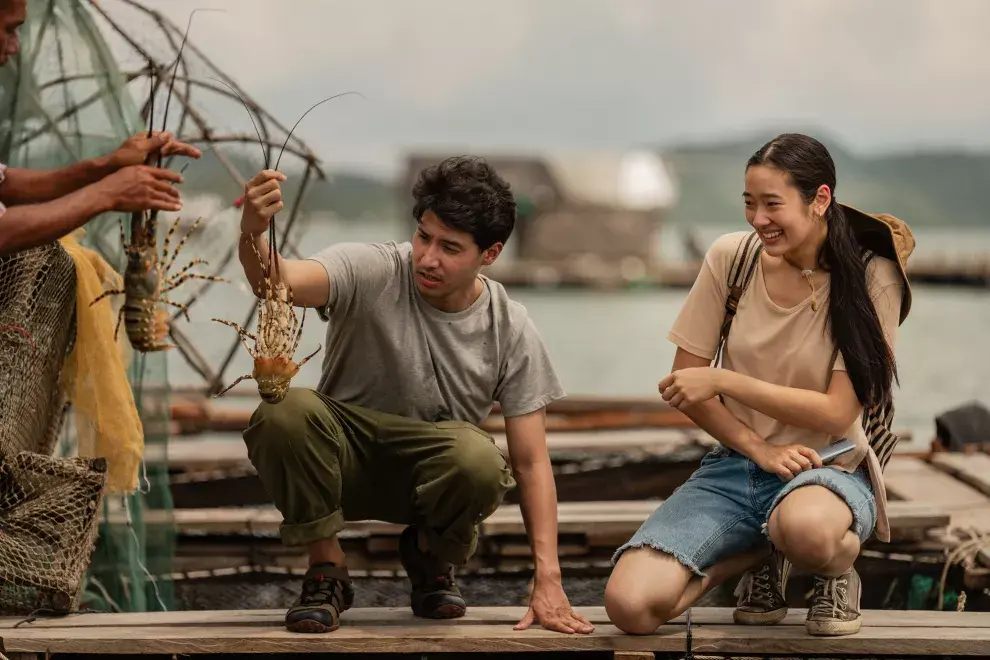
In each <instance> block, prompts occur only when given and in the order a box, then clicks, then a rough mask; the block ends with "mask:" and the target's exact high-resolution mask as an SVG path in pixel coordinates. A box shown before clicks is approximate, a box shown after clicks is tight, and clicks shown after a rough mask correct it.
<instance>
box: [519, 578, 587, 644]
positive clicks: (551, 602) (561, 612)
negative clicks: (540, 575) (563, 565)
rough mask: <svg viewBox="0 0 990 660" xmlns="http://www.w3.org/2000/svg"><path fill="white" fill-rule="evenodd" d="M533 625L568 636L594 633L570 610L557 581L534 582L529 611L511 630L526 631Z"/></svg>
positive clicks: (562, 589)
mask: <svg viewBox="0 0 990 660" xmlns="http://www.w3.org/2000/svg"><path fill="white" fill-rule="evenodd" d="M533 623H539V624H540V625H542V626H543V627H544V628H546V629H547V630H554V631H556V632H562V633H568V634H573V633H581V634H588V633H591V632H594V631H595V627H594V626H593V625H591V622H590V621H588V620H587V619H586V618H584V617H583V616H582V615H581V614H579V613H578V612H575V611H574V610H573V609H571V604H570V602H568V600H567V595H566V594H565V593H564V587H563V585H561V583H560V581H558V580H539V579H537V580H536V583H535V586H534V587H533V595H532V597H531V598H530V601H529V609H528V610H527V611H526V614H525V615H524V616H523V618H522V619H521V620H520V621H519V623H517V624H516V625H515V626H513V627H512V629H513V630H526V629H527V628H529V627H530V626H531V625H533Z"/></svg>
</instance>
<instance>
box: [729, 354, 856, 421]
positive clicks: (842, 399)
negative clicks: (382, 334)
mask: <svg viewBox="0 0 990 660" xmlns="http://www.w3.org/2000/svg"><path fill="white" fill-rule="evenodd" d="M715 383H716V384H715V389H716V391H717V392H718V393H720V394H722V395H724V396H727V397H730V398H732V399H735V400H736V401H738V402H739V403H741V404H742V405H744V406H746V407H747V408H752V409H753V410H755V411H757V412H760V413H763V414H764V415H766V416H767V417H772V418H774V419H776V420H777V421H779V422H782V423H784V424H789V425H791V426H797V427H799V428H803V429H808V430H809V431H823V432H825V433H828V434H829V435H833V436H841V435H842V434H844V433H845V432H846V431H847V430H848V429H849V427H850V426H851V425H852V424H853V423H854V422H855V421H856V418H857V417H858V416H859V413H860V411H861V410H862V404H860V402H859V399H858V398H857V397H856V390H854V389H853V386H852V381H850V380H849V375H848V374H847V373H846V372H845V371H833V372H832V381H831V382H830V383H829V386H828V390H827V391H826V392H815V391H813V390H805V389H801V388H798V387H785V386H783V385H774V384H773V383H767V382H765V381H762V380H758V379H756V378H753V377H751V376H745V375H743V374H740V373H737V372H735V371H730V370H728V369H717V370H716V371H715Z"/></svg>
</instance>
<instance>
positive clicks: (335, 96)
mask: <svg viewBox="0 0 990 660" xmlns="http://www.w3.org/2000/svg"><path fill="white" fill-rule="evenodd" d="M348 94H357V95H358V96H360V97H361V98H364V95H363V94H361V92H353V91H352V92H341V93H340V94H334V95H333V96H329V97H327V98H325V99H323V100H322V101H319V102H318V103H314V104H313V105H312V106H310V108H309V110H307V111H306V112H304V113H303V114H302V117H300V118H299V119H298V120H297V121H296V123H295V124H294V125H293V126H292V130H290V131H289V134H288V135H286V136H285V142H283V143H282V150H281V151H279V152H278V159H276V160H275V169H276V170H277V169H278V164H279V162H280V161H281V160H282V153H283V152H284V151H285V147H286V145H288V144H289V138H291V137H292V134H293V133H294V132H295V130H296V126H298V125H299V123H300V122H301V121H302V120H303V119H304V118H305V117H306V115H308V114H309V113H310V112H312V111H313V109H314V108H316V106H318V105H321V104H323V103H326V102H327V101H332V100H333V99H336V98H340V97H341V96H347V95H348Z"/></svg>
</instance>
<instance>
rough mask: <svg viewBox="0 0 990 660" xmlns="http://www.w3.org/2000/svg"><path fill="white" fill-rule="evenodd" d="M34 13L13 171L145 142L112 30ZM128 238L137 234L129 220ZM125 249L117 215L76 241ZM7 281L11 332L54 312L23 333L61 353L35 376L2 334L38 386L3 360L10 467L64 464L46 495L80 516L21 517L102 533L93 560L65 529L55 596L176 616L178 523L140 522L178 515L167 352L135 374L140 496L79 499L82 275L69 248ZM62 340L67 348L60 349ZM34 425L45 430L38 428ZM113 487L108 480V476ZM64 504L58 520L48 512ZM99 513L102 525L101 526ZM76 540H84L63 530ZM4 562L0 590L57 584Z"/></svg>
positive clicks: (77, 3)
mask: <svg viewBox="0 0 990 660" xmlns="http://www.w3.org/2000/svg"><path fill="white" fill-rule="evenodd" d="M27 8H28V16H27V21H26V22H25V24H24V25H23V26H22V27H21V29H20V30H19V34H20V38H21V51H20V53H19V55H18V56H17V57H16V58H13V59H12V60H11V61H10V62H8V64H7V66H5V67H0V162H3V163H5V164H7V165H8V166H10V167H33V168H57V167H62V166H64V165H67V164H70V163H75V162H78V161H80V160H83V159H86V158H94V157H98V156H103V155H105V154H107V153H109V152H110V151H111V150H112V149H114V148H115V147H117V146H118V145H120V143H121V142H123V141H124V140H125V139H126V138H128V137H129V136H131V135H134V134H135V133H137V132H138V131H140V130H142V129H143V128H144V126H143V124H144V122H143V120H142V117H141V112H140V110H139V108H138V103H136V102H135V100H134V98H133V96H132V94H131V92H130V91H129V90H128V89H127V81H128V78H127V76H126V75H125V74H124V73H123V72H122V71H121V68H120V65H119V60H118V59H117V58H116V57H115V56H114V54H113V53H112V52H111V48H110V47H109V45H108V44H107V42H106V39H105V36H104V35H105V32H104V29H103V28H101V26H100V25H99V24H98V23H97V21H96V20H95V19H94V14H93V11H92V10H91V5H90V3H89V2H86V1H85V0H39V1H37V2H29V3H28V6H27ZM128 64H131V63H128ZM125 230H127V231H129V228H128V227H127V221H126V219H125ZM118 237H119V225H118V217H117V216H116V215H115V214H106V215H103V216H100V217H97V218H94V219H93V220H91V221H90V222H89V223H87V225H86V234H85V237H84V238H83V240H82V241H81V242H82V244H83V245H84V246H86V247H88V248H91V249H93V250H95V251H96V252H97V253H99V254H100V255H101V256H102V257H103V258H104V259H106V261H107V262H109V263H110V264H112V265H113V266H114V267H115V268H117V270H118V272H123V271H122V268H123V254H122V250H121V246H120V244H119V243H120V242H119V238H118ZM3 273H10V275H8V277H11V278H14V279H13V280H11V281H13V282H15V283H16V287H15V289H16V290H15V289H11V290H10V291H9V292H8V289H7V286H6V280H0V318H2V319H5V320H4V321H3V322H4V323H11V322H10V321H7V320H6V319H14V321H13V325H17V326H24V325H25V323H27V322H30V320H31V318H30V317H26V316H25V312H24V311H23V310H24V309H25V304H24V302H23V301H29V302H30V303H32V304H34V305H35V306H36V307H38V309H39V311H37V312H35V314H36V315H41V314H42V312H44V313H45V314H48V315H47V316H43V317H42V316H36V318H37V319H38V322H39V323H40V322H41V321H42V320H45V319H48V320H49V321H46V322H50V325H49V326H47V329H44V330H43V329H41V326H40V325H39V326H38V327H37V328H34V329H31V328H27V329H28V330H29V331H31V332H32V333H33V334H35V335H37V337H36V338H35V342H36V343H37V342H38V339H39V338H44V337H45V336H47V335H51V336H52V338H53V339H52V340H51V341H52V343H50V344H48V345H46V346H42V345H40V344H39V345H38V346H37V352H36V355H37V356H43V358H44V359H43V365H42V364H37V360H38V359H39V358H37V357H32V355H33V353H34V349H33V348H32V347H31V346H30V345H29V344H28V343H27V338H28V337H27V335H25V334H24V333H22V332H20V331H19V330H17V329H11V330H10V331H4V332H0V353H9V356H8V357H7V358H6V359H7V360H12V361H14V362H16V364H17V365H30V366H29V371H27V372H26V373H27V374H29V376H28V377H29V378H31V379H36V380H37V381H38V386H37V389H38V394H35V395H31V394H30V393H29V392H27V391H24V390H27V389H28V388H25V387H23V384H22V380H23V378H24V377H25V375H24V374H25V371H24V370H23V368H22V367H21V366H18V367H17V368H16V369H14V368H10V367H8V363H7V362H3V363H2V364H0V367H2V370H0V390H4V391H5V392H7V391H9V392H12V393H13V394H14V396H15V397H19V398H18V399H16V405H18V406H20V408H19V410H17V411H16V412H15V408H14V406H8V405H6V403H5V405H4V406H3V413H7V415H6V416H5V417H4V420H3V421H0V429H3V428H5V426H6V427H9V428H14V429H17V430H13V431H7V430H2V431H0V433H4V437H5V438H6V439H7V441H6V443H5V444H4V445H3V447H4V449H6V448H7V447H11V448H12V451H11V452H10V453H8V454H7V455H9V456H19V457H22V460H26V461H28V460H34V461H38V462H39V464H41V463H44V462H45V461H47V463H44V464H45V465H56V466H62V472H61V473H60V474H61V475H62V476H61V477H59V479H61V481H58V480H56V479H52V480H51V481H50V482H49V483H48V484H47V485H46V486H45V487H46V488H52V489H53V492H62V497H61V500H64V501H65V502H69V501H71V502H73V504H72V511H73V512H75V513H71V512H68V511H67V510H66V509H65V507H66V504H65V502H62V501H59V500H57V499H50V498H39V497H37V496H34V499H32V500H31V501H30V502H29V503H27V502H26V503H21V504H18V505H17V506H18V507H20V508H16V509H12V510H15V511H16V512H20V511H31V512H32V515H40V516H46V515H47V516H62V517H64V518H65V520H77V519H78V520H80V521H81V520H83V518H84V515H83V513H84V512H83V510H82V509H79V511H78V512H76V509H77V508H78V507H80V506H85V507H89V506H90V504H89V503H90V502H95V504H94V509H93V511H92V512H90V511H89V509H88V508H86V510H85V515H92V525H93V527H92V529H91V530H87V531H86V533H87V534H88V533H94V534H95V535H96V536H95V549H94V545H93V542H92V541H87V537H85V535H84V534H83V533H82V532H80V534H79V535H76V536H73V535H72V533H69V532H68V531H67V532H66V533H65V534H64V537H63V539H61V541H60V542H62V543H63V544H64V547H63V550H62V552H63V555H64V557H63V559H62V560H61V562H62V565H64V566H65V567H66V568H65V569H64V570H63V571H61V573H60V575H61V577H60V579H61V580H62V584H61V585H60V588H61V589H63V591H62V592H59V593H66V594H68V593H71V594H73V597H75V596H76V595H78V594H79V593H80V592H81V595H80V596H79V599H80V601H79V602H80V605H81V606H86V607H92V608H94V609H99V610H104V611H133V612H142V611H149V610H165V609H171V608H172V590H171V584H170V583H169V582H159V581H157V580H153V579H152V578H151V575H160V574H168V573H170V572H171V570H172V560H173V555H174V546H175V541H174V525H173V523H172V522H171V520H170V516H168V515H163V516H158V517H156V525H154V526H150V525H145V524H144V523H143V515H142V514H143V511H144V509H145V508H148V507H153V508H159V509H162V510H164V511H165V512H168V511H170V510H171V508H172V505H171V497H170V493H169V490H168V480H167V465H166V450H167V445H168V440H169V430H168V420H169V398H170V397H169V391H168V374H167V357H166V356H165V355H164V354H161V353H158V354H151V355H146V356H145V355H138V356H135V357H134V358H133V359H131V361H130V366H129V367H128V369H127V375H128V379H129V381H130V383H131V388H132V391H133V393H134V400H135V403H136V404H137V408H138V412H139V415H140V419H141V423H142V425H143V427H144V431H145V438H144V444H145V446H144V452H145V454H144V459H145V462H144V463H143V464H142V465H141V469H140V472H141V474H140V483H139V489H138V490H137V491H136V492H133V493H130V494H126V495H105V496H104V497H103V500H102V503H101V502H100V501H99V500H98V499H97V500H87V499H86V496H83V493H88V492H90V491H89V490H88V489H90V488H91V487H93V486H92V484H93V481H92V479H93V478H94V475H93V474H92V473H91V472H88V471H87V470H86V469H81V468H79V469H75V468H73V469H70V467H71V466H79V465H90V466H92V465H93V464H92V463H85V462H84V463H79V462H78V461H80V460H81V459H78V458H74V457H73V454H74V453H75V452H76V451H77V447H78V445H77V442H76V437H75V434H74V433H72V431H74V428H73V423H72V422H73V419H72V416H71V415H70V416H68V417H66V416H65V414H64V413H65V405H64V404H63V402H62V401H61V400H59V399H58V398H57V395H56V394H55V393H56V392H57V391H58V380H59V379H58V375H59V369H60V368H61V365H62V363H63V361H64V358H65V357H66V352H67V350H68V349H69V348H71V341H72V338H73V336H74V335H73V331H72V330H71V327H72V325H73V320H74V316H75V315H74V313H73V309H74V308H73V305H74V303H75V294H76V286H75V280H74V277H75V275H74V264H73V262H72V259H71V257H70V256H69V255H68V254H67V253H66V251H65V249H64V248H63V247H62V246H61V245H60V244H58V243H53V244H51V245H47V246H43V247H40V248H35V249H32V250H26V251H23V252H20V253H18V254H16V255H14V256H13V257H9V258H7V259H6V261H5V262H4V263H0V277H2V276H3ZM56 310H57V311H56ZM67 328H68V329H67ZM46 333H47V335H46ZM56 339H57V341H59V342H62V344H60V345H59V346H55V347H54V348H53V344H54V342H55V341H56ZM3 359H5V358H3V357H2V356H0V360H3ZM49 362H50V363H51V364H49ZM49 394H50V396H49ZM4 396H5V397H6V394H4ZM46 397H48V398H46ZM52 397H55V398H52ZM63 418H64V419H66V420H67V421H66V423H65V425H64V426H65V427H66V428H65V430H66V431H68V432H69V433H67V436H68V439H67V441H65V442H62V443H58V442H57V441H58V439H59V438H58V433H57V429H58V428H59V427H60V426H62V419H63ZM39 419H44V420H45V421H44V422H43V423H39V422H38V421H37V420H39ZM42 429H44V431H42ZM42 437H43V438H44V439H45V440H44V441H42V440H41V438H42ZM17 443H19V444H17ZM32 443H34V444H32ZM25 449H27V450H28V451H30V452H34V453H35V454H36V456H34V457H33V458H32V459H26V458H23V457H24V456H25V454H17V453H15V452H17V451H23V450H25ZM53 454H55V455H53ZM105 477H106V475H105V474H104V475H103V476H102V477H101V478H105ZM32 483H34V482H32ZM37 483H41V482H37ZM59 488H61V489H62V490H61V491H59V490H58V489H59ZM97 490H99V489H97ZM72 498H74V499H72ZM56 502H58V503H59V504H60V505H61V506H62V507H63V508H62V509H57V508H48V507H51V506H54V504H55V503H56ZM6 510H7V509H6V505H5V508H4V511H6ZM97 512H99V513H101V514H102V515H100V516H97V515H96V514H97ZM111 512H113V514H112V515H111ZM68 529H76V528H75V527H72V526H71V525H67V526H66V530H68ZM79 529H82V528H81V527H80V528H79ZM32 533H33V532H31V531H30V530H28V531H24V532H22V534H21V536H18V537H13V539H12V541H11V542H12V543H15V542H16V543H20V544H21V545H19V546H17V547H25V548H27V547H31V546H30V545H29V540H30V538H31V534H32ZM50 538H51V537H46V536H39V537H38V538H37V539H35V540H34V541H33V542H34V543H36V544H45V543H49V540H46V539H50ZM48 549H49V550H50V548H48ZM70 555H71V557H72V558H73V559H71V560H70V559H69V557H70ZM3 556H4V557H8V558H9V559H8V560H7V561H5V562H3V563H0V580H2V581H3V583H4V584H18V582H17V581H16V580H15V579H14V573H15V572H19V574H18V577H17V580H20V581H21V582H25V580H27V583H30V584H39V583H40V582H41V578H42V577H44V576H47V577H51V576H52V575H54V574H56V573H59V571H57V570H55V569H53V568H51V567H52V566H55V565H57V564H49V565H47V566H45V565H40V564H35V563H24V560H23V559H18V557H23V555H18V554H17V553H16V552H13V551H10V552H9V553H8V552H7V550H6V549H5V551H4V554H3ZM31 572H39V575H36V576H35V578H34V582H31V580H30V579H27V574H28V573H31ZM73 580H74V581H75V583H76V584H75V588H74V587H73V585H72V584H71V582H72V581H73ZM53 593H54V592H53ZM21 598H22V596H21V595H20V592H16V591H11V590H0V601H2V602H0V607H4V608H8V607H10V608H14V607H19V606H20V605H26V601H19V600H18V599H21ZM52 598H54V596H52ZM56 601H57V602H56ZM56 601H52V602H53V604H57V603H64V602H66V601H65V598H64V597H61V596H60V597H58V598H57V599H56ZM19 603H20V605H19ZM53 609H55V608H53Z"/></svg>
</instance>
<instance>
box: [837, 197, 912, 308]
mask: <svg viewBox="0 0 990 660" xmlns="http://www.w3.org/2000/svg"><path fill="white" fill-rule="evenodd" d="M839 206H840V207H841V208H842V211H843V213H845V216H846V218H848V220H849V224H850V225H851V226H852V228H853V231H854V232H855V233H856V237H857V239H859V243H860V245H862V246H863V247H864V248H866V249H868V250H872V251H873V252H875V253H876V254H878V255H880V256H881V257H886V258H887V259H890V260H891V261H893V262H894V263H895V264H897V270H898V271H900V273H901V278H902V279H903V280H904V298H903V299H902V300H901V318H900V321H899V323H898V325H900V323H904V319H906V318H907V315H908V313H909V312H910V311H911V283H910V281H909V280H908V275H907V261H908V258H909V257H910V256H911V253H912V252H914V246H915V242H914V234H912V233H911V228H910V227H908V226H907V223H905V222H904V221H903V220H901V219H899V218H896V217H894V216H892V215H890V214H889V213H866V212H864V211H860V210H859V209H857V208H855V207H852V206H849V205H848V204H843V203H841V202H840V203H839Z"/></svg>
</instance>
